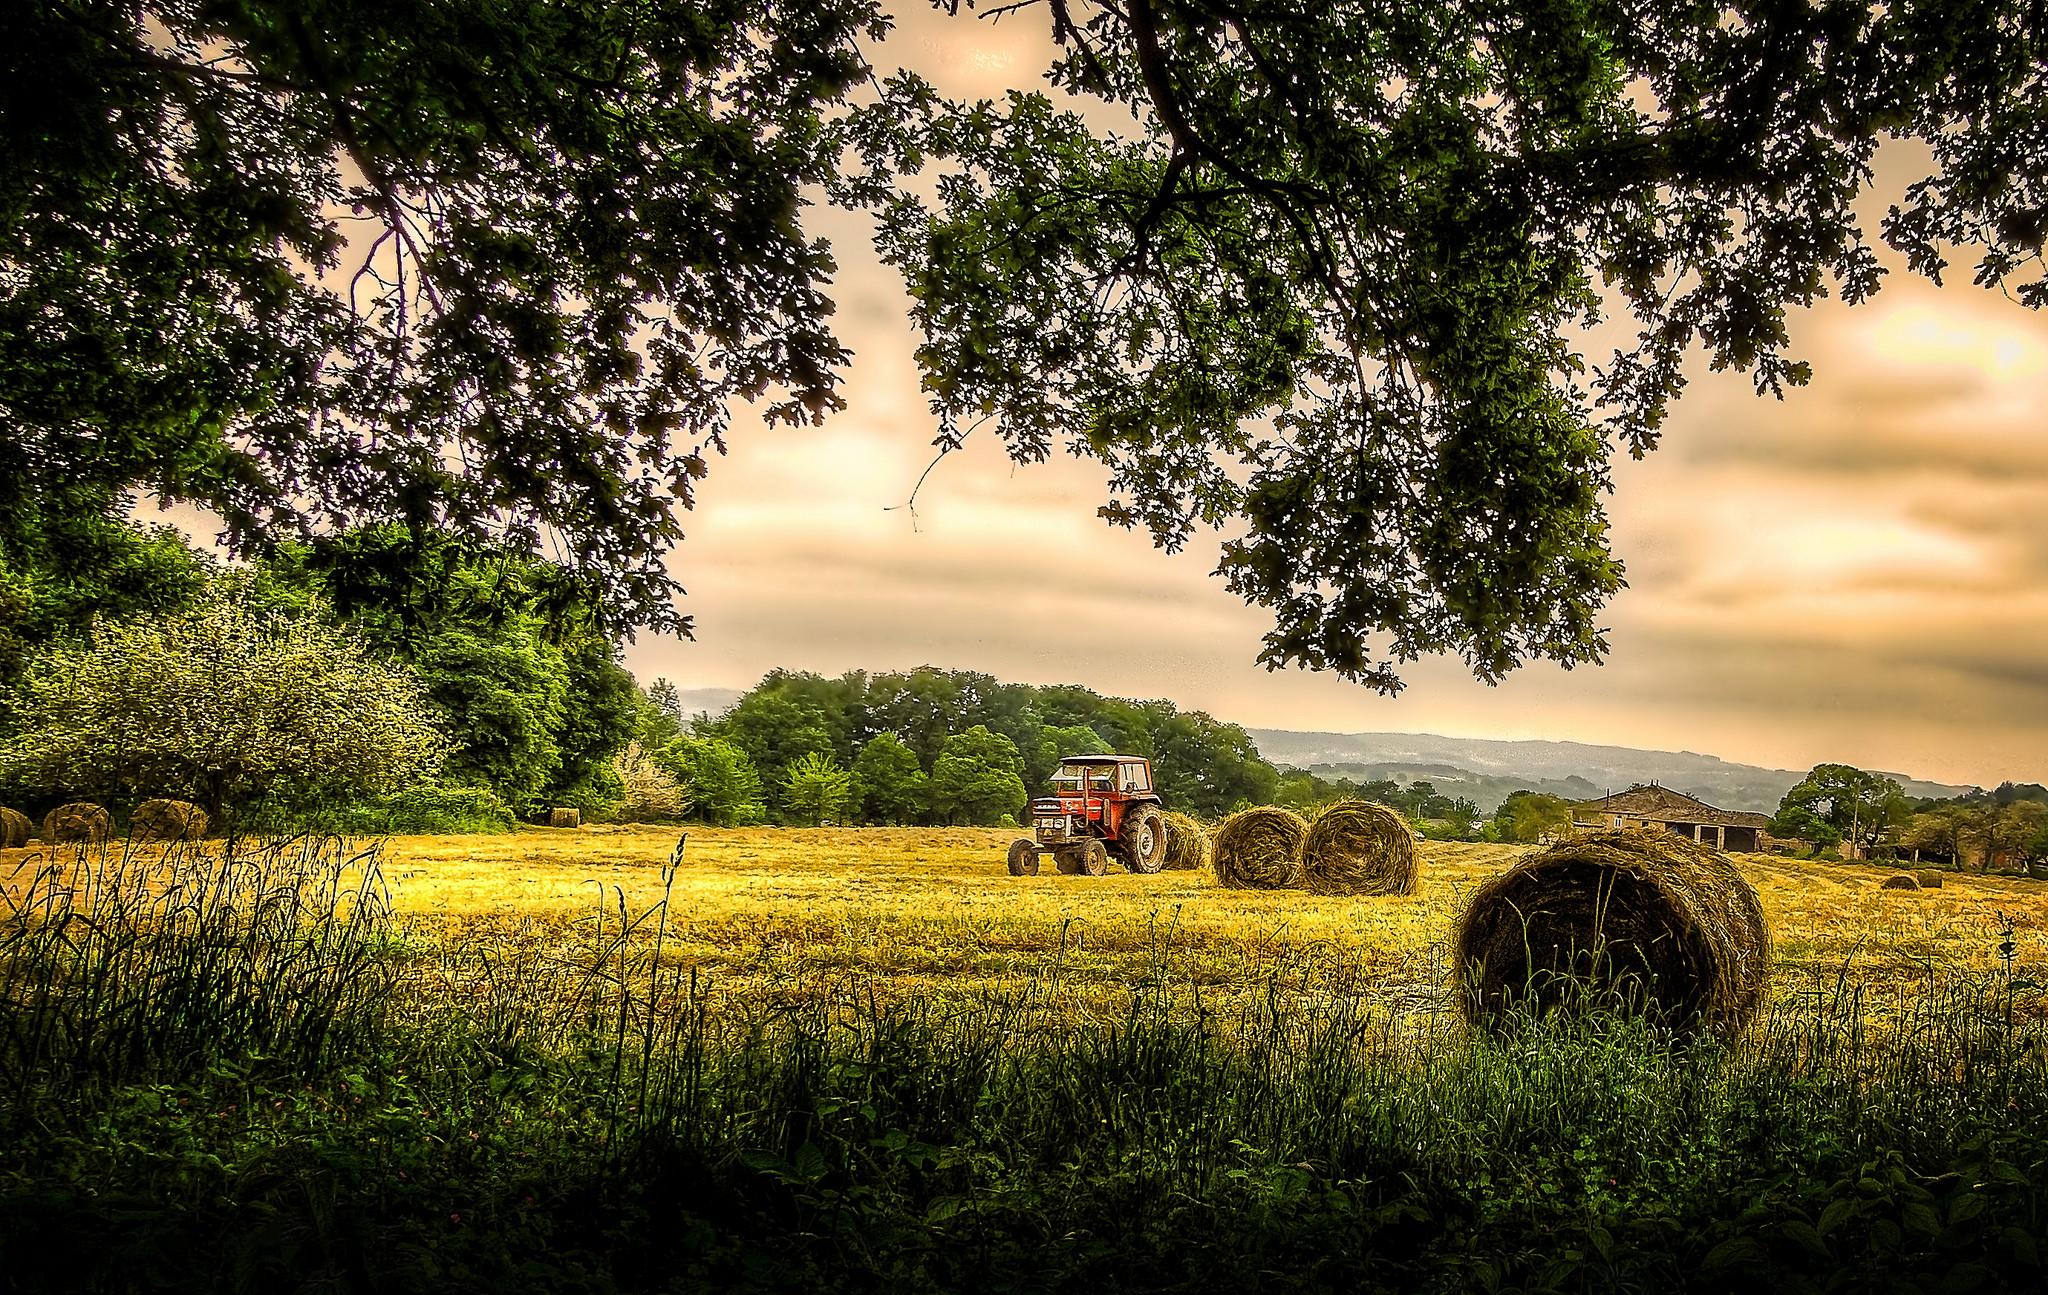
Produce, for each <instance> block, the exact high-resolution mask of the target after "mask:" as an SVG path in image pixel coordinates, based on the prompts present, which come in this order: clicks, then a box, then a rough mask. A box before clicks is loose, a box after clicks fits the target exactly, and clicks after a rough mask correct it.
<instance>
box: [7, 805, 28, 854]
mask: <svg viewBox="0 0 2048 1295" xmlns="http://www.w3.org/2000/svg"><path fill="white" fill-rule="evenodd" d="M35 834H36V825H35V824H34V823H33V822H32V821H30V819H29V816H28V815H26V814H24V813H22V812H21V811H20V810H18V809H8V808H7V807H6V806H4V805H0V850H18V849H20V848H21V847H22V846H24V845H27V844H28V839H29V838H30V837H32V836H34V835H35Z"/></svg>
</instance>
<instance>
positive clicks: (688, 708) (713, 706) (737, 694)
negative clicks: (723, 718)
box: [676, 688, 746, 719]
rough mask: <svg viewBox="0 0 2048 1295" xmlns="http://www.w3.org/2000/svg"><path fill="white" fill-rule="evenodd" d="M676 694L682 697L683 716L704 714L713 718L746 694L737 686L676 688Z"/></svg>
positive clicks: (728, 708) (727, 709)
mask: <svg viewBox="0 0 2048 1295" xmlns="http://www.w3.org/2000/svg"><path fill="white" fill-rule="evenodd" d="M676 692H677V694H678V695H679V696H681V697H682V699H683V714H684V715H685V716H690V715H696V714H705V715H709V716H711V717H712V718H713V719H716V718H718V717H719V716H720V715H723V714H724V713H725V712H727V711H729V710H731V709H732V704H733V703H734V702H736V701H738V700H739V699H740V698H742V697H744V696H746V693H744V692H742V691H741V690H740V689H738V688H678V689H677V690H676Z"/></svg>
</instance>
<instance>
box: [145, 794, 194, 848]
mask: <svg viewBox="0 0 2048 1295" xmlns="http://www.w3.org/2000/svg"><path fill="white" fill-rule="evenodd" d="M128 835H129V836H131V837H133V838H134V839H135V840H137V841H197V840H198V839H199V838H200V837H202V836H205V835H206V811H205V810H203V809H201V808H199V806H197V805H195V804H193V803H192V802H191V801H189V800H145V801H143V802H142V803H141V804H140V805H137V806H136V807H135V812H134V813H133V814H131V815H129V817H128Z"/></svg>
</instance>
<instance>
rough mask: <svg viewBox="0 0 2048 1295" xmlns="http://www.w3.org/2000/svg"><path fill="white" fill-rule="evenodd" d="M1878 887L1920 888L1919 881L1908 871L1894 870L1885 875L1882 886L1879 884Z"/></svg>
mask: <svg viewBox="0 0 2048 1295" xmlns="http://www.w3.org/2000/svg"><path fill="white" fill-rule="evenodd" d="M1878 889H1879V890H1918V889H1920V881H1919V879H1918V878H1917V877H1915V876H1914V875H1913V874H1912V873H1910V872H1895V873H1893V874H1892V875H1891V876H1889V877H1886V878H1885V879H1884V884H1883V885H1882V886H1879V887H1878Z"/></svg>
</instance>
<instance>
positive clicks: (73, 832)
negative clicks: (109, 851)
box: [43, 800, 114, 845]
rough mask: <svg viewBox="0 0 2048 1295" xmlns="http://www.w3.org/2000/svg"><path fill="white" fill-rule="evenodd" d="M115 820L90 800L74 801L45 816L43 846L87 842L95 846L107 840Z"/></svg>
mask: <svg viewBox="0 0 2048 1295" xmlns="http://www.w3.org/2000/svg"><path fill="white" fill-rule="evenodd" d="M113 825H114V820H113V819H112V818H110V817H109V816H108V814H107V811H105V810H104V809H101V808H100V807H99V806H98V805H95V804H93V803H92V802H91V801H89V800H74V801H72V802H71V803H70V804H69V805H59V806H57V808H55V809H53V810H51V811H50V812H49V813H47V814H45V815H43V844H44V845H61V844H63V843H64V842H66V841H87V842H90V843H92V844H94V845H97V844H99V843H100V842H101V841H104V840H106V839H107V833H108V832H109V831H110V830H111V829H112V828H113Z"/></svg>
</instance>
